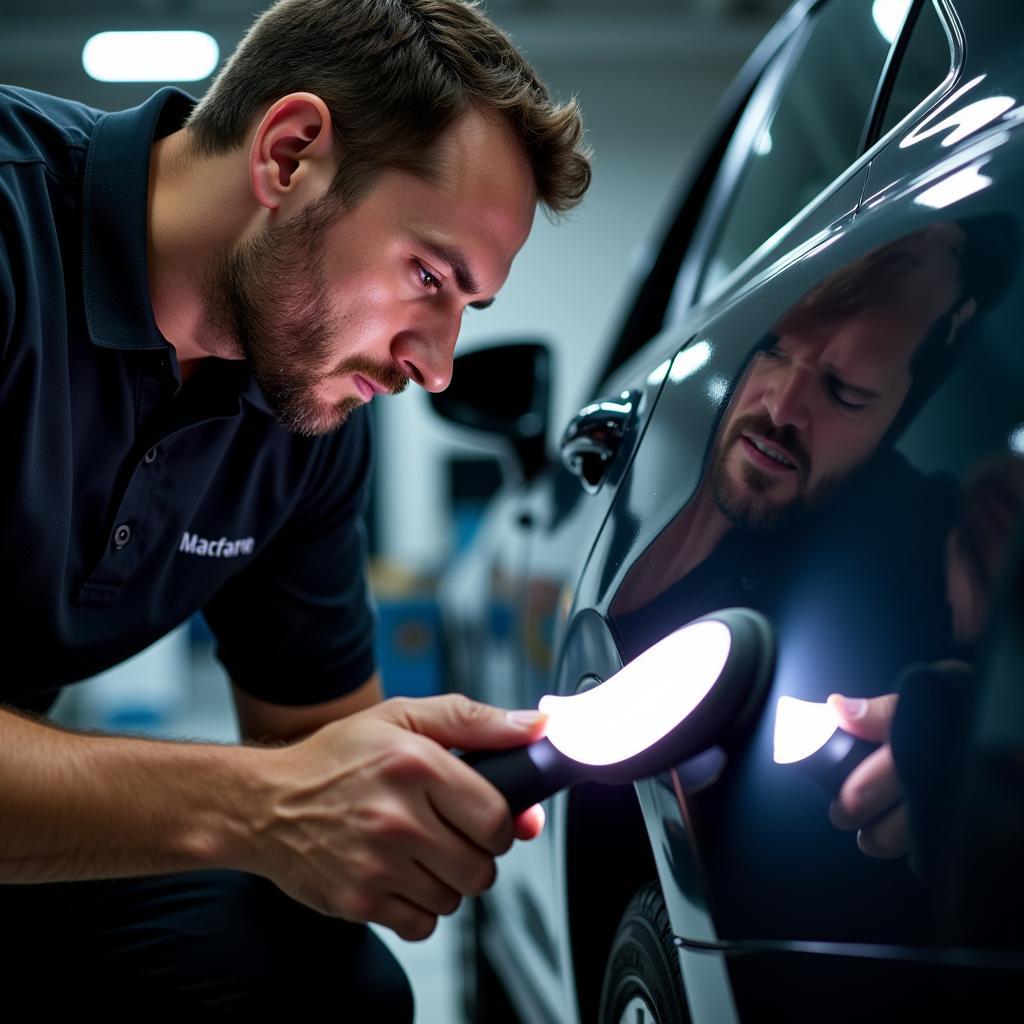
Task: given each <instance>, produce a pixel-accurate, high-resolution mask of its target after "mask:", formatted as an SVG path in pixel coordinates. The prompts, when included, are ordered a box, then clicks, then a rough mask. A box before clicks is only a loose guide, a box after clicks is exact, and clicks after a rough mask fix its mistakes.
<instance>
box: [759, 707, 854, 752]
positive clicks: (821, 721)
mask: <svg viewBox="0 0 1024 1024" xmlns="http://www.w3.org/2000/svg"><path fill="white" fill-rule="evenodd" d="M838 728H839V719H838V718H837V717H836V713H835V711H833V710H832V707H831V706H830V705H828V704H818V703H816V702H815V701H810V700H798V699H797V698H796V697H780V698H779V703H778V705H777V706H776V708H775V763H776V764H792V763H793V762H794V761H802V760H803V759H804V758H805V757H810V756H811V754H813V753H814V752H815V751H816V750H820V749H821V748H822V747H823V746H824V745H825V744H826V743H827V742H828V740H829V737H830V736H831V735H832V733H834V732H835V731H836V729H838Z"/></svg>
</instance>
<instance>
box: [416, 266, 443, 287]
mask: <svg viewBox="0 0 1024 1024" xmlns="http://www.w3.org/2000/svg"><path fill="white" fill-rule="evenodd" d="M416 269H417V271H418V272H419V275H420V284H422V285H423V287H424V288H431V289H433V290H434V291H440V290H441V281H440V279H439V278H436V277H435V276H434V275H433V274H432V273H431V272H430V271H429V270H427V268H426V267H425V266H423V264H422V263H417V264H416Z"/></svg>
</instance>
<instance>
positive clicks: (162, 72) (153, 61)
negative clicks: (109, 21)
mask: <svg viewBox="0 0 1024 1024" xmlns="http://www.w3.org/2000/svg"><path fill="white" fill-rule="evenodd" d="M218 60H220V50H219V49H218V47H217V40H216V39H214V38H213V36H211V35H208V34H207V33H206V32H100V33H99V35H95V36H93V37H92V38H91V39H89V40H88V42H86V44H85V46H84V47H83V49H82V67H84V68H85V70H86V72H87V74H88V75H89V76H90V77H91V78H95V79H96V80H97V81H99V82H198V81H200V80H201V79H203V78H208V77H209V76H210V75H212V74H213V72H214V70H215V69H216V67H217V61H218Z"/></svg>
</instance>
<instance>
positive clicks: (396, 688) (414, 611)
mask: <svg viewBox="0 0 1024 1024" xmlns="http://www.w3.org/2000/svg"><path fill="white" fill-rule="evenodd" d="M377 614H378V629H377V660H378V664H379V665H380V673H381V679H382V680H383V683H384V696H385V697H432V696H434V695H435V694H439V693H441V692H442V673H441V645H440V629H441V623H440V617H439V615H438V611H437V603H436V602H435V601H434V600H433V599H432V598H428V597H403V598H388V599H385V598H378V601H377Z"/></svg>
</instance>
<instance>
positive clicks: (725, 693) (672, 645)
mask: <svg viewBox="0 0 1024 1024" xmlns="http://www.w3.org/2000/svg"><path fill="white" fill-rule="evenodd" d="M774 663H775V645H774V641H773V638H772V632H771V627H770V626H769V625H768V622H767V620H766V619H765V618H764V617H763V616H762V615H760V614H758V613H757V612H755V611H751V610H750V609H748V608H726V609H724V610H722V611H718V612H713V613H712V614H710V615H705V616H702V617H701V618H699V619H695V620H694V621H693V622H690V623H688V624H687V625H685V626H682V627H681V628H680V629H677V630H676V631H675V632H674V633H670V634H669V635H668V636H667V637H665V638H664V639H662V640H659V641H658V642H657V643H656V644H654V645H653V646H652V647H649V648H648V649H647V650H646V651H644V652H643V653H642V654H640V655H639V656H638V657H636V658H634V659H633V661H631V662H630V663H629V664H628V665H626V666H625V667H624V668H622V669H621V670H620V671H618V672H616V673H615V674H614V675H613V676H611V677H610V678H608V679H606V680H605V681H604V682H603V683H599V684H598V685H596V686H593V687H591V688H590V689H587V690H584V691H582V692H580V693H576V694H574V695H573V696H570V697H559V696H555V695H553V694H548V695H547V696H545V697H543V698H541V701H540V704H539V705H538V708H539V710H540V711H543V712H545V713H546V714H547V715H548V728H547V735H545V736H544V738H543V739H540V740H537V741H536V742H535V743H531V744H529V745H527V746H525V747H516V748H515V749H513V750H498V751H494V750H488V751H473V752H471V753H469V754H464V755H462V757H463V759H464V760H465V761H466V762H467V763H468V764H471V765H472V766H473V767H474V768H475V769H476V770H477V771H478V772H480V774H481V775H483V776H484V777H485V778H486V779H488V781H490V782H491V783H493V784H494V785H495V786H496V787H497V788H498V789H499V790H501V792H502V793H503V794H504V796H505V798H506V799H507V800H508V803H509V807H510V808H511V810H512V813H513V814H518V813H519V812H520V811H524V810H525V809H526V808H527V807H530V806H532V805H533V804H535V803H538V802H539V801H541V800H543V799H545V798H546V797H549V796H551V795H552V794H554V793H556V792H558V790H560V789H563V788H565V787H566V786H571V785H573V784H574V783H577V782H582V781H583V780H585V779H591V780H594V781H598V782H618V783H622V782H632V781H633V780H635V779H640V778H644V777H645V776H648V775H654V774H656V773H657V772H660V771H665V770H667V769H668V768H670V767H672V765H674V764H678V763H679V762H680V761H685V760H686V759H687V758H690V757H693V756H694V755H695V754H698V753H700V752H701V751H703V750H706V749H707V748H708V747H711V746H714V745H715V744H721V743H722V742H723V741H724V740H725V739H727V737H728V736H729V735H731V734H733V733H734V732H735V731H736V730H738V729H740V728H741V727H742V726H743V725H744V724H745V723H746V722H747V721H749V719H750V717H751V715H752V714H753V713H754V711H755V710H756V709H757V707H758V706H759V704H760V701H761V698H762V697H763V695H764V691H765V689H766V687H767V685H768V681H769V679H770V678H771V674H772V670H773V667H774Z"/></svg>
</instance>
